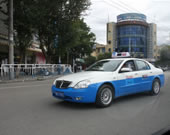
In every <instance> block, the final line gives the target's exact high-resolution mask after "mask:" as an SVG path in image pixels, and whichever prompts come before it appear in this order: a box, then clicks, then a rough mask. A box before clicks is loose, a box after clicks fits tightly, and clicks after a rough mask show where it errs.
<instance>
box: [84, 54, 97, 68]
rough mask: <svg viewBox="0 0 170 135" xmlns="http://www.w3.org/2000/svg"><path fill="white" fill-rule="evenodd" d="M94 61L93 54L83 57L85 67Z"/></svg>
mask: <svg viewBox="0 0 170 135" xmlns="http://www.w3.org/2000/svg"><path fill="white" fill-rule="evenodd" d="M95 62H96V57H94V56H88V57H87V58H85V65H86V66H87V67H88V66H90V65H92V64H93V63H95Z"/></svg>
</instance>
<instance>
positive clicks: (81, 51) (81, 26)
mask: <svg viewBox="0 0 170 135" xmlns="http://www.w3.org/2000/svg"><path fill="white" fill-rule="evenodd" d="M74 25H75V26H76V29H77V32H76V33H75V37H76V38H77V39H76V40H75V41H74V42H73V44H72V45H71V46H70V51H71V55H72V56H73V57H77V58H82V57H84V56H86V55H88V56H89V55H90V54H91V52H92V51H93V50H92V47H93V45H94V44H95V39H96V38H95V35H94V33H92V32H90V28H89V27H88V26H87V24H86V23H85V22H84V20H83V19H82V20H77V22H76V23H75V24H74Z"/></svg>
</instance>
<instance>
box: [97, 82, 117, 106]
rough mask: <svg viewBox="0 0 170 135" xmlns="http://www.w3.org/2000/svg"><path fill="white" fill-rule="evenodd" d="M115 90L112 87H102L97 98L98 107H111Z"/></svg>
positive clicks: (105, 85)
mask: <svg viewBox="0 0 170 135" xmlns="http://www.w3.org/2000/svg"><path fill="white" fill-rule="evenodd" d="M113 91H114V90H113V88H112V87H111V86H110V85H107V84H104V85H102V86H101V87H100V88H99V90H98V93H97V96H96V106H97V107H108V106H110V105H111V103H112V101H113V98H114V94H113Z"/></svg>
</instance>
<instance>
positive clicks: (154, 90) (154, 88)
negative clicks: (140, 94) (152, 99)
mask: <svg viewBox="0 0 170 135" xmlns="http://www.w3.org/2000/svg"><path fill="white" fill-rule="evenodd" d="M159 92H160V81H159V79H155V80H154V81H153V84H152V91H151V95H158V94H159Z"/></svg>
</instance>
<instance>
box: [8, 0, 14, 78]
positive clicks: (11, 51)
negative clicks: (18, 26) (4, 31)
mask: <svg viewBox="0 0 170 135" xmlns="http://www.w3.org/2000/svg"><path fill="white" fill-rule="evenodd" d="M8 2H9V26H8V42H9V64H14V44H13V43H14V42H13V41H14V35H13V0H8ZM9 77H10V78H9V79H10V80H12V79H14V68H12V67H10V72H9Z"/></svg>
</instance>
